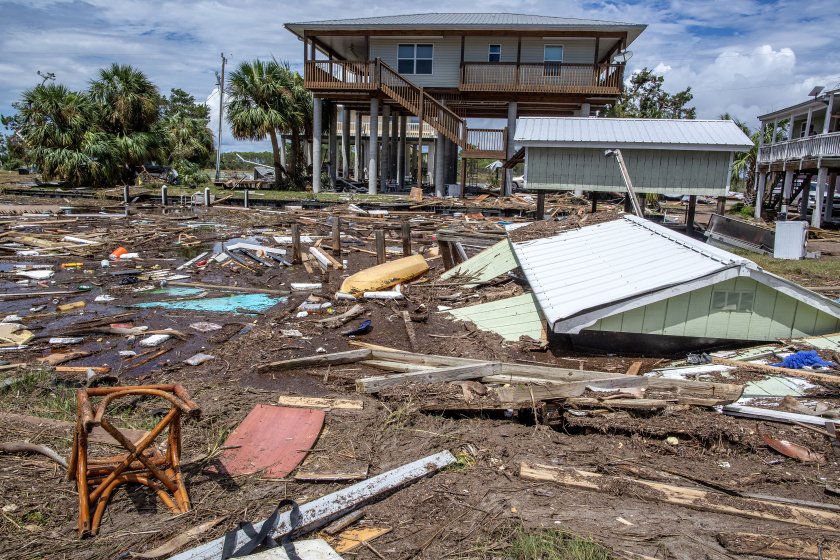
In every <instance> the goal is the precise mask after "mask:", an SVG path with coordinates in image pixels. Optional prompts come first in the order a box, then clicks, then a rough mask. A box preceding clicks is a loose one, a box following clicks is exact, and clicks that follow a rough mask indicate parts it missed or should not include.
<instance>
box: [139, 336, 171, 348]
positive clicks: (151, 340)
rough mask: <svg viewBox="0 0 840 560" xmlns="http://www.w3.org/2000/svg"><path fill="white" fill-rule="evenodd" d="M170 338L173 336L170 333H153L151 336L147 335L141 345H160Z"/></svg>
mask: <svg viewBox="0 0 840 560" xmlns="http://www.w3.org/2000/svg"><path fill="white" fill-rule="evenodd" d="M170 338H172V336H170V335H168V334H153V335H151V336H149V337H146V338H144V339H143V340H141V341H140V346H143V347H146V348H148V347H151V346H158V345H160V344H163V343H164V342H166V341H167V340H169V339H170Z"/></svg>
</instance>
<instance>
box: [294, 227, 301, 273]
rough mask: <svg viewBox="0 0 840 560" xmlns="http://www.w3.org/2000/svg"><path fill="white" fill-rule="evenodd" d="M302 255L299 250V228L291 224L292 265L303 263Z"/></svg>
mask: <svg viewBox="0 0 840 560" xmlns="http://www.w3.org/2000/svg"><path fill="white" fill-rule="evenodd" d="M301 255H303V253H302V252H301V250H300V226H299V225H298V224H292V264H300V263H302V262H303V257H302V256H301Z"/></svg>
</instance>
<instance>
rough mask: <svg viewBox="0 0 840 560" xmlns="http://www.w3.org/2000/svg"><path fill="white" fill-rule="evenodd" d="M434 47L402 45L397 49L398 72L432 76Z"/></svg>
mask: <svg viewBox="0 0 840 560" xmlns="http://www.w3.org/2000/svg"><path fill="white" fill-rule="evenodd" d="M434 50H435V49H434V45H426V44H401V45H399V46H398V47H397V72H399V73H400V74H431V73H432V59H433V58H434Z"/></svg>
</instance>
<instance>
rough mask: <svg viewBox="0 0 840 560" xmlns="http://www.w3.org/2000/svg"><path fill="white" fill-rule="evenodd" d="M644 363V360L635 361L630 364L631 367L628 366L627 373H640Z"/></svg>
mask: <svg viewBox="0 0 840 560" xmlns="http://www.w3.org/2000/svg"><path fill="white" fill-rule="evenodd" d="M643 365H644V363H643V362H633V363H632V364H630V367H628V368H627V372H626V373H627V375H639V372H640V371H641V370H642V366H643Z"/></svg>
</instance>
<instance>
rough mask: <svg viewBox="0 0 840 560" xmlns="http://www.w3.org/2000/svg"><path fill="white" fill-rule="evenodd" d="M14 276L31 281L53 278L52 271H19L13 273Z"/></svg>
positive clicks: (53, 273)
mask: <svg viewBox="0 0 840 560" xmlns="http://www.w3.org/2000/svg"><path fill="white" fill-rule="evenodd" d="M15 276H23V277H24V278H29V279H31V280H46V279H47V278H52V277H53V276H55V272H53V271H52V270H19V271H18V272H15Z"/></svg>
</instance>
